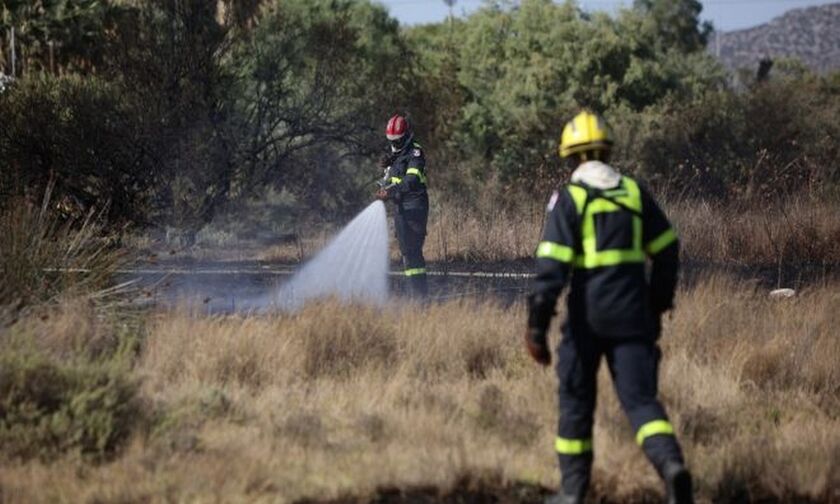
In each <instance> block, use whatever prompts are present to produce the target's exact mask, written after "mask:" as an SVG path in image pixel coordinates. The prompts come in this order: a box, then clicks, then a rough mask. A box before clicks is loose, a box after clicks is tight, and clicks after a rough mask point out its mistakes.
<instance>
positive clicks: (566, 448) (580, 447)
mask: <svg viewBox="0 0 840 504" xmlns="http://www.w3.org/2000/svg"><path fill="white" fill-rule="evenodd" d="M554 449H555V450H556V451H557V453H559V454H560V455H581V454H583V453H587V452H591V451H592V439H566V438H561V437H559V436H558V437H557V439H555V440H554Z"/></svg>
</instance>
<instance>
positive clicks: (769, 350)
mask: <svg viewBox="0 0 840 504" xmlns="http://www.w3.org/2000/svg"><path fill="white" fill-rule="evenodd" d="M837 288H838V286H837V285H833V286H827V287H820V288H814V289H812V290H810V291H804V292H802V293H801V294H800V295H799V296H798V297H796V298H793V299H787V300H771V299H769V298H768V297H767V296H766V295H765V293H764V292H759V291H756V290H754V289H753V288H751V287H750V286H749V285H742V284H739V283H737V282H735V281H733V280H728V279H726V278H712V279H707V280H705V281H702V282H700V283H698V284H696V285H695V286H693V287H691V288H690V289H689V290H685V291H683V292H681V293H680V296H679V308H678V310H677V311H676V313H675V314H674V316H673V318H672V319H669V320H668V321H667V322H666V329H665V335H664V337H663V339H662V346H663V351H664V355H665V357H664V362H663V365H662V368H661V377H662V386H661V390H662V396H663V398H664V400H665V402H666V404H667V406H668V408H669V411H670V413H671V415H672V419H673V421H674V423H675V425H676V427H677V430H678V432H679V435H680V439H681V440H682V442H683V445H684V447H685V451H686V453H687V457H688V460H689V461H690V464H691V466H692V467H693V468H694V471H695V473H696V475H697V487H698V493H699V495H700V500H701V502H756V501H762V499H769V501H774V500H775V501H779V500H782V501H789V500H797V501H809V500H811V501H814V502H831V501H832V500H833V501H837V500H838V499H840V495H838V494H837V489H838V488H840V464H838V461H840V399H838V396H840V394H839V393H840V368H839V367H838V366H837V362H840V340H838V339H837V338H836V327H838V324H840V314H838V311H837V309H836V307H837V306H838V302H840V294H838V289H837ZM522 312H523V307H522V306H515V307H514V308H512V309H505V308H502V307H500V306H497V305H495V304H493V303H492V302H487V303H478V304H471V303H463V302H455V303H447V304H440V305H431V306H427V307H422V306H415V305H400V306H390V307H387V308H385V309H381V310H378V309H371V308H364V307H358V306H350V307H348V306H341V305H339V304H336V303H334V302H329V301H327V302H323V303H321V304H314V305H310V306H308V307H306V308H305V309H304V310H303V311H301V312H299V313H297V314H293V315H275V316H270V317H244V316H225V317H206V316H199V315H195V314H192V313H190V312H188V311H175V312H161V313H156V314H153V315H151V316H150V318H149V319H148V320H147V321H146V328H147V329H146V331H147V335H146V337H145V339H144V340H143V342H142V344H141V346H140V348H139V350H138V352H139V353H138V354H137V357H136V361H135V365H134V368H133V371H131V378H132V379H136V380H140V382H141V383H142V385H141V388H140V390H139V391H138V395H139V397H138V400H139V401H140V403H141V404H144V405H145V414H144V418H146V420H145V422H146V424H145V425H146V426H145V427H143V428H135V431H134V435H133V438H132V440H130V441H129V442H128V444H127V445H126V446H125V447H124V448H123V449H122V451H121V452H119V455H118V456H117V457H116V458H115V459H114V460H113V461H112V462H109V463H105V464H100V465H90V464H85V463H80V462H78V461H77V460H76V459H75V458H74V457H73V456H72V455H67V456H64V457H60V458H57V459H55V460H52V461H50V462H43V461H37V459H35V460H28V461H23V462H21V461H14V460H12V461H8V460H7V461H4V462H0V489H2V496H3V500H4V501H7V502H112V501H120V502H140V501H142V502H164V501H166V502H169V501H179V502H193V501H198V502H207V501H214V502H292V501H295V500H297V499H300V498H313V499H329V498H337V497H341V496H346V495H355V496H359V497H362V498H364V497H365V496H368V497H370V496H373V495H374V494H375V493H376V491H377V490H376V489H377V488H378V487H381V486H396V487H400V488H407V487H409V486H415V485H433V486H438V487H441V488H447V487H451V486H452V485H456V484H458V482H459V481H461V480H462V479H463V478H464V477H469V478H471V480H472V481H481V480H486V481H492V482H496V483H494V484H497V483H498V482H501V483H502V484H503V485H504V484H512V483H513V482H527V483H530V484H533V485H537V486H544V487H555V486H556V482H557V470H556V468H555V458H554V455H553V453H552V449H551V446H552V439H553V435H554V434H553V433H554V426H555V422H556V409H555V378H554V375H553V373H552V372H550V371H544V370H542V369H539V368H538V367H536V366H535V365H534V364H532V363H531V362H530V361H529V360H528V359H527V357H526V356H525V353H524V352H523V350H522V348H521V346H520V339H519V335H520V331H521V330H522V326H523V324H524V316H523V313H522ZM75 316H81V315H75ZM561 316H562V315H561ZM73 320H75V319H73V318H72V317H70V316H69V315H63V316H61V317H54V318H51V319H49V320H46V321H38V322H29V324H30V325H31V327H28V328H21V329H20V330H21V331H23V332H26V331H29V332H32V331H36V330H37V332H39V333H46V332H49V329H50V324H55V325H54V326H53V327H52V328H53V329H54V330H55V331H56V332H57V333H59V332H61V331H65V332H66V333H68V334H69V333H72V331H71V330H70V329H69V328H68V327H66V326H67V325H68V324H73V325H74V326H76V325H79V322H73ZM51 321H52V322H51ZM32 327H35V329H33V328H32ZM82 327H83V326H82ZM91 327H93V326H91ZM90 338H91V340H92V341H99V338H97V337H94V335H93V334H92V335H90ZM552 339H553V340H554V341H555V342H556V333H552ZM39 341H42V344H43V345H45V346H47V347H52V346H54V345H56V346H60V347H61V344H59V343H56V342H55V340H54V339H49V338H45V339H41V340H39ZM71 347H72V345H71V346H64V347H62V348H64V349H65V350H63V351H67V348H71ZM61 353H62V352H53V354H54V355H60V354H61ZM600 379H601V381H602V383H601V387H600V390H601V396H600V403H599V409H598V413H597V420H596V432H595V439H596V441H595V443H596V444H595V449H596V479H595V486H596V489H597V492H598V493H599V494H600V495H601V496H605V497H608V498H609V499H610V500H612V501H615V502H634V501H639V500H645V499H650V498H651V497H652V496H655V495H657V494H658V493H659V492H660V488H659V483H658V481H657V478H656V476H655V474H654V472H653V470H652V469H651V468H650V467H648V465H647V463H646V462H645V461H644V460H643V458H642V456H641V453H640V451H639V449H638V448H637V447H636V446H635V444H634V442H633V433H632V432H631V431H630V428H629V426H628V425H627V422H626V420H625V418H624V416H623V414H622V413H621V411H620V409H619V407H618V404H617V400H616V399H615V395H614V393H613V392H612V391H611V387H610V385H609V378H608V377H607V376H606V375H605V374H604V375H602V376H601V377H600ZM505 482H507V483H505ZM530 495H531V496H533V493H531V494H530Z"/></svg>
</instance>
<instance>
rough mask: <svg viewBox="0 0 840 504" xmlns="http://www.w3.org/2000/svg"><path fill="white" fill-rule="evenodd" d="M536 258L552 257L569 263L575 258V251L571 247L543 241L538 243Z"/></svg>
mask: <svg viewBox="0 0 840 504" xmlns="http://www.w3.org/2000/svg"><path fill="white" fill-rule="evenodd" d="M537 258H539V259H553V260H555V261H559V262H562V263H571V262H572V260H574V258H575V251H574V249H572V247H567V246H565V245H560V244H559V243H554V242H549V241H544V242H542V243H540V245H539V247H537Z"/></svg>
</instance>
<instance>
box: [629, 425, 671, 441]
mask: <svg viewBox="0 0 840 504" xmlns="http://www.w3.org/2000/svg"><path fill="white" fill-rule="evenodd" d="M659 434H667V435H669V436H673V435H674V426H673V425H671V422H669V421H668V420H653V421H650V422H648V423H646V424H644V425H642V426H641V427H639V432H637V433H636V442H637V443H639V446H641V445H642V443H644V442H645V439H647V438H649V437H651V436H656V435H659Z"/></svg>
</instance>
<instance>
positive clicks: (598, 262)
mask: <svg viewBox="0 0 840 504" xmlns="http://www.w3.org/2000/svg"><path fill="white" fill-rule="evenodd" d="M643 262H645V253H644V252H642V251H641V250H606V251H604V252H595V253H594V254H589V255H586V254H584V255H582V256H580V255H579V256H577V257H575V267H576V268H583V269H592V268H603V267H605V266H618V265H619V264H636V263H643Z"/></svg>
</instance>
